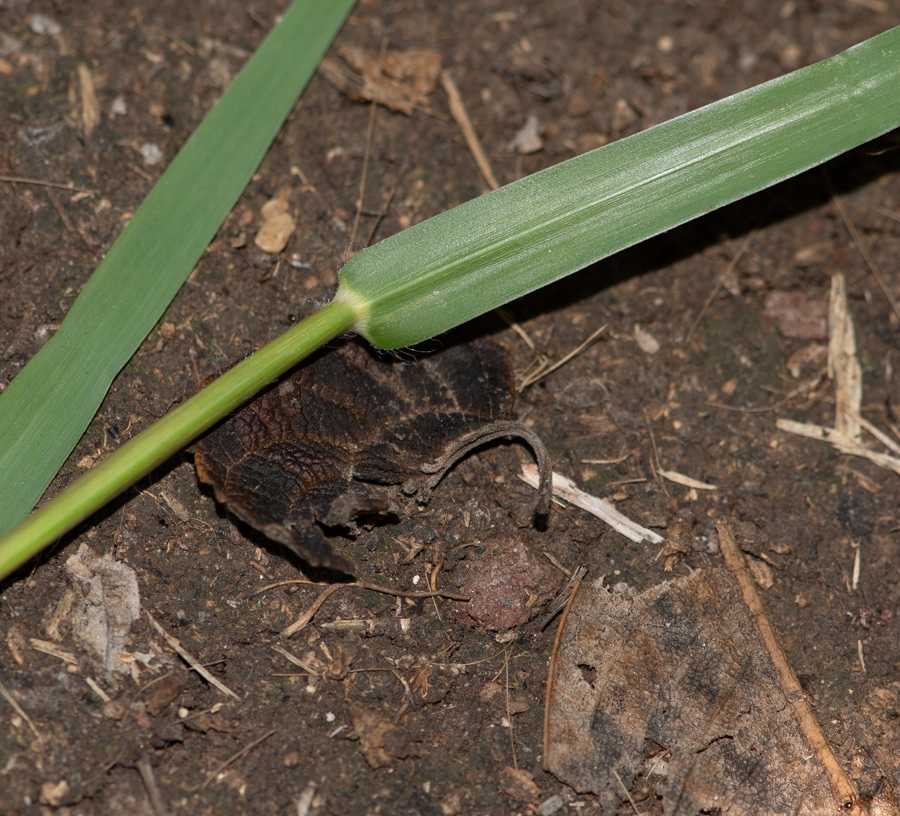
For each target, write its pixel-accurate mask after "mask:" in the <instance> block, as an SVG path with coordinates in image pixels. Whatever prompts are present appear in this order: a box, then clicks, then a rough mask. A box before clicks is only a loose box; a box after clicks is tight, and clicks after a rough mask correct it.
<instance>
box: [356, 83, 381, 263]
mask: <svg viewBox="0 0 900 816" xmlns="http://www.w3.org/2000/svg"><path fill="white" fill-rule="evenodd" d="M377 108H378V103H377V102H374V101H373V102H372V108H371V113H370V114H369V129H368V130H367V131H366V152H365V155H364V156H363V169H362V175H361V176H360V179H359V198H358V199H356V217H355V218H354V219H353V230H352V232H351V233H350V250H351V251H352V250H353V242H354V241H355V240H356V230H357V229H359V218H360V216H361V215H362V206H363V196H364V195H365V194H366V176H368V174H369V154H370V153H371V151H372V133H373V132H374V130H375V111H376V109H377Z"/></svg>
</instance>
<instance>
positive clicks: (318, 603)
mask: <svg viewBox="0 0 900 816" xmlns="http://www.w3.org/2000/svg"><path fill="white" fill-rule="evenodd" d="M341 586H342V585H341V584H332V585H331V586H330V587H328V588H327V589H326V590H325V591H324V592H322V593H320V595H319V597H318V598H316V599H315V600H314V601H313V602H312V606H310V607H309V609H307V610H306V612H304V613H303V614H302V615H301V616H300V617H299V618H297V620H295V621H294V622H293V623H292V624H291V625H290V626H288V628H287V629H285V630H283V631H282V632H281V637H283V638H289V637H290V636H291V635H293V634H295V633H296V632H299V631H300V630H301V629H302V628H303V627H304V626H306V624H308V623H309V622H310V621H311V620H312V619H313V616H314V615H315V614H316V612H318V611H319V609H320V608H321V607H322V604H323V603H325V601H327V600H328V599H329V598H330V597H331V596H332V595H333V594H334V593H335V592H337V591H338V590H339V589H340V588H341Z"/></svg>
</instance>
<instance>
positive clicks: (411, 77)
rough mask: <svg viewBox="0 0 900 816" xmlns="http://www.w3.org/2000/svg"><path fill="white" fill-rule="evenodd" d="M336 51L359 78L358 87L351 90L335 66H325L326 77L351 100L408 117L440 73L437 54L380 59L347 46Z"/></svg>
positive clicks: (417, 51)
mask: <svg viewBox="0 0 900 816" xmlns="http://www.w3.org/2000/svg"><path fill="white" fill-rule="evenodd" d="M338 51H339V53H340V55H341V57H343V59H344V61H345V62H346V63H347V64H348V65H349V66H350V67H351V68H353V69H354V70H355V71H357V72H358V73H359V74H361V75H362V85H361V87H360V88H359V89H358V90H353V89H352V86H351V84H350V82H349V81H348V80H349V78H348V77H347V76H346V75H345V74H343V72H340V70H339V69H337V68H336V67H335V66H329V71H328V73H327V74H326V76H328V77H329V79H331V80H332V81H333V82H335V84H337V85H338V87H339V88H340V89H341V90H342V91H343V92H344V93H346V94H347V95H348V96H349V97H350V98H351V99H362V100H366V101H370V102H377V103H378V104H380V105H384V106H385V107H386V108H389V109H390V110H393V111H398V112H400V113H405V114H406V115H407V116H409V115H410V114H411V113H412V112H413V110H414V109H415V108H417V107H425V106H427V104H428V99H427V97H428V95H429V94H431V93H432V92H433V91H434V89H435V88H436V87H437V81H438V77H439V76H440V73H441V55H440V53H439V52H437V51H430V50H427V49H410V50H408V51H388V53H387V54H385V55H384V56H383V57H381V56H375V55H373V54H369V53H367V52H365V51H364V50H363V49H361V48H357V47H355V46H351V45H341V46H339V48H338Z"/></svg>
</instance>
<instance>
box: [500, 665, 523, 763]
mask: <svg viewBox="0 0 900 816" xmlns="http://www.w3.org/2000/svg"><path fill="white" fill-rule="evenodd" d="M503 670H504V672H505V684H504V685H505V686H506V721H507V722H508V723H509V747H510V749H511V750H512V761H513V768H515V769H516V770H517V771H518V770H519V761H518V759H516V738H515V735H514V734H513V718H512V712H511V711H510V708H509V650H507V652H506V655H505V657H504V660H503Z"/></svg>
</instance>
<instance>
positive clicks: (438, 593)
mask: <svg viewBox="0 0 900 816" xmlns="http://www.w3.org/2000/svg"><path fill="white" fill-rule="evenodd" d="M288 584H306V585H307V586H334V587H337V588H338V589H340V588H341V587H356V588H357V589H370V590H372V592H382V593H384V594H385V595H394V596H396V597H398V598H431V597H437V598H450V600H452V601H468V600H471V599H470V598H469V596H468V595H460V594H459V593H457V592H448V591H446V590H443V589H437V590H435V591H434V592H431V591H427V592H409V591H407V590H405V589H391V588H390V587H383V586H379V585H378V584H369V583H366V582H365V581H354V582H353V583H350V584H320V583H316V582H315V581H307V580H304V579H303V578H293V579H291V580H290V581H279V582H278V583H277V584H269V585H268V586H264V587H263V588H262V589H258V590H256V592H254V593H253V594H254V595H259V594H261V593H263V592H267V591H268V590H270V589H276V588H277V587H280V586H287V585H288Z"/></svg>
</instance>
